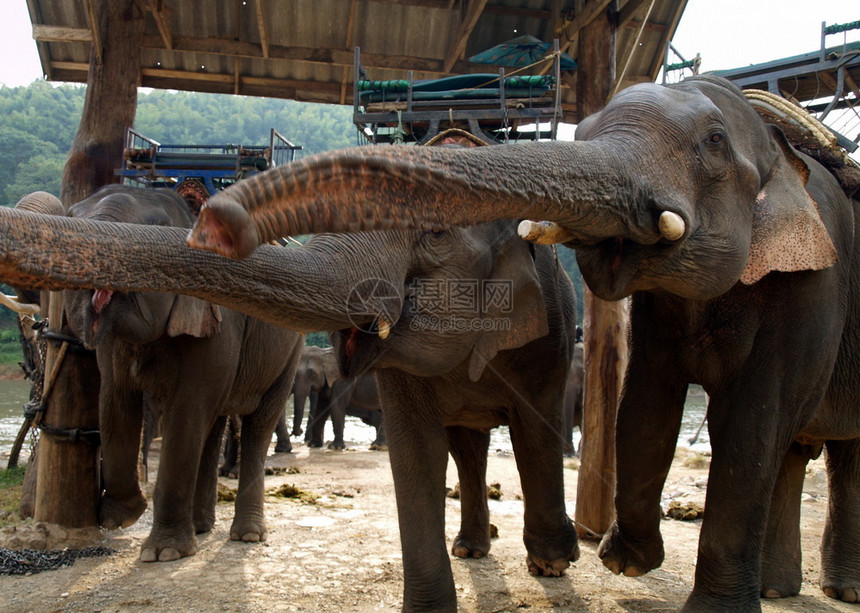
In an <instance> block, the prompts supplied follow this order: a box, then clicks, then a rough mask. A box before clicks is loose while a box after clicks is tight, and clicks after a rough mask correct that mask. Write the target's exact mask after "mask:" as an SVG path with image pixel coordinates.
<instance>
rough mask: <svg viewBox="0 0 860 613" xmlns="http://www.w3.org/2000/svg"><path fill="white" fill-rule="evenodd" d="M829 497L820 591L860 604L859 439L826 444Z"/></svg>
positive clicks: (822, 549) (822, 544)
mask: <svg viewBox="0 0 860 613" xmlns="http://www.w3.org/2000/svg"><path fill="white" fill-rule="evenodd" d="M826 446H827V456H826V458H827V476H828V480H829V485H830V495H829V497H828V503H827V522H826V524H825V527H824V536H823V537H822V541H821V589H822V590H824V593H825V594H827V595H828V596H830V597H831V598H837V599H839V600H844V601H846V602H860V507H858V505H857V501H858V500H860V439H851V440H845V441H828V442H827V445H826Z"/></svg>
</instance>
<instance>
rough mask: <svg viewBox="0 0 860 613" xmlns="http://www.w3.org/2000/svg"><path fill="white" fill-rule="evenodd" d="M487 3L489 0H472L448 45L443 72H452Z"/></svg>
mask: <svg viewBox="0 0 860 613" xmlns="http://www.w3.org/2000/svg"><path fill="white" fill-rule="evenodd" d="M486 5H487V0H470V2H469V5H468V9H467V10H466V14H465V15H464V16H463V20H462V21H461V22H460V25H459V26H458V27H457V32H456V34H454V39H453V40H452V41H451V44H450V45H448V51H447V52H446V53H445V64H444V70H443V72H446V73H447V72H451V69H452V68H453V67H454V64H455V63H456V62H457V60H458V59H460V56H461V55H462V54H463V51H465V49H466V43H467V42H469V36H471V35H472V30H474V29H475V25H476V24H477V23H478V19H479V18H480V17H481V13H483V12H484V7H485V6H486Z"/></svg>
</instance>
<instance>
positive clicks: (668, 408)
mask: <svg viewBox="0 0 860 613" xmlns="http://www.w3.org/2000/svg"><path fill="white" fill-rule="evenodd" d="M636 365H637V364H636V354H635V353H633V355H631V361H630V366H629V367H628V370H627V382H626V383H625V388H624V392H623V394H622V397H621V401H620V404H619V408H618V416H617V423H616V429H615V431H616V436H615V439H616V450H615V454H616V463H617V486H616V490H615V492H616V493H615V510H616V520H615V522H614V524H613V525H612V526H610V528H609V530H608V531H607V532H606V534H605V535H604V536H603V539H602V540H601V542H600V546H599V547H598V550H597V554H598V556H599V557H600V559H601V560H602V562H603V565H604V566H606V567H607V568H609V570H611V571H612V572H614V573H615V574H621V573H623V574H625V575H627V576H630V577H637V576H639V575H643V574H645V573H647V572H648V571H650V570H653V569H655V568H657V567H659V566H660V565H661V564H662V563H663V556H664V550H663V538H662V536H661V535H660V521H661V518H662V516H663V511H662V508H661V507H660V497H661V494H662V491H663V483H664V482H665V481H666V476H667V475H668V474H669V469H670V468H671V466H672V458H673V457H674V454H675V445H676V443H677V440H678V432H679V431H680V429H681V416H682V413H683V410H684V400H685V397H686V390H687V386H686V385H679V384H675V385H672V384H671V383H670V382H669V381H666V380H664V379H662V378H659V377H655V374H654V373H653V372H652V371H650V370H645V371H642V370H641V369H636V368H635V366H636ZM666 372H671V371H668V370H667V371H666ZM655 379H657V380H655ZM582 470H588V467H587V466H583V468H582ZM586 527H588V526H586Z"/></svg>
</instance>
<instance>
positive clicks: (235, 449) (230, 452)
mask: <svg viewBox="0 0 860 613" xmlns="http://www.w3.org/2000/svg"><path fill="white" fill-rule="evenodd" d="M240 437H241V418H240V417H239V416H238V415H230V417H228V418H227V436H226V437H225V438H224V463H223V464H221V466H220V467H219V468H218V474H219V475H221V476H222V477H229V478H230V479H237V478H238V477H239V464H238V462H239V438H240Z"/></svg>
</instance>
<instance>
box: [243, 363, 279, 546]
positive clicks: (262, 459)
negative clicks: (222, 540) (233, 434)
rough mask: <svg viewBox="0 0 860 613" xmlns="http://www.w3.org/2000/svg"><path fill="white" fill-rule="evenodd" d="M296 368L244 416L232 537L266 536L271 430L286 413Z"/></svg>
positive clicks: (251, 539)
mask: <svg viewBox="0 0 860 613" xmlns="http://www.w3.org/2000/svg"><path fill="white" fill-rule="evenodd" d="M293 372H294V371H293V369H288V370H287V371H286V372H285V373H283V374H282V375H281V376H280V377H279V378H278V379H277V380H276V381H275V383H274V384H273V385H272V386H271V387H269V389H268V390H266V393H265V394H263V397H262V399H261V400H260V404H259V405H258V406H257V410H256V411H254V412H253V413H251V414H249V415H245V416H243V417H242V437H241V441H240V442H241V456H240V458H239V489H238V492H237V494H236V503H235V506H234V513H233V523H232V524H231V526H230V538H231V539H232V540H234V541H245V542H249V543H250V542H260V541H265V540H266V537H267V531H266V517H265V512H264V510H263V498H264V495H265V482H264V480H265V470H266V455H267V454H268V451H269V443H270V442H271V440H272V433H273V432H274V430H275V425H276V424H277V422H278V416H279V415H281V414H283V408H284V403H285V402H286V399H287V397H288V396H289V393H290V388H291V386H292V380H293Z"/></svg>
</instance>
